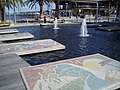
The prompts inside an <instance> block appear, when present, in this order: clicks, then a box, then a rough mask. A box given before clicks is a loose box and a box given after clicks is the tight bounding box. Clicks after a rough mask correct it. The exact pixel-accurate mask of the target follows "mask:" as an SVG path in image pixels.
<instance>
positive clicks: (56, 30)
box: [54, 29, 58, 38]
mask: <svg viewBox="0 0 120 90" xmlns="http://www.w3.org/2000/svg"><path fill="white" fill-rule="evenodd" d="M54 34H55V36H54V37H55V38H57V36H58V29H54Z"/></svg>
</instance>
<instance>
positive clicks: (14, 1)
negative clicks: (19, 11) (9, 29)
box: [14, 0, 16, 24]
mask: <svg viewBox="0 0 120 90" xmlns="http://www.w3.org/2000/svg"><path fill="white" fill-rule="evenodd" d="M14 24H16V11H15V0H14Z"/></svg>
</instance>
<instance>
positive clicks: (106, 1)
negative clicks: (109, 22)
mask: <svg viewBox="0 0 120 90" xmlns="http://www.w3.org/2000/svg"><path fill="white" fill-rule="evenodd" d="M60 10H61V11H64V12H67V11H69V10H72V14H73V15H76V14H77V13H79V14H84V15H93V16H95V15H96V14H98V15H100V16H109V15H111V14H114V13H115V10H116V7H114V3H113V0H61V3H60Z"/></svg>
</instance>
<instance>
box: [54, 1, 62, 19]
mask: <svg viewBox="0 0 120 90" xmlns="http://www.w3.org/2000/svg"><path fill="white" fill-rule="evenodd" d="M53 2H54V3H55V7H56V9H55V17H57V18H59V4H60V0H53Z"/></svg>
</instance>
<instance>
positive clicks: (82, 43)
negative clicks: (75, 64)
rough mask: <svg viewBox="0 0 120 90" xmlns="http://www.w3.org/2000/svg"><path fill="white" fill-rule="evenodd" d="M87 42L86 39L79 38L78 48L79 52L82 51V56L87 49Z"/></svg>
mask: <svg viewBox="0 0 120 90" xmlns="http://www.w3.org/2000/svg"><path fill="white" fill-rule="evenodd" d="M87 42H88V40H87V38H81V39H80V42H79V45H78V46H79V49H80V51H82V53H83V54H86V51H87V47H88V44H87Z"/></svg>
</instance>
